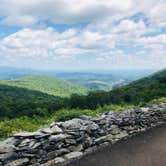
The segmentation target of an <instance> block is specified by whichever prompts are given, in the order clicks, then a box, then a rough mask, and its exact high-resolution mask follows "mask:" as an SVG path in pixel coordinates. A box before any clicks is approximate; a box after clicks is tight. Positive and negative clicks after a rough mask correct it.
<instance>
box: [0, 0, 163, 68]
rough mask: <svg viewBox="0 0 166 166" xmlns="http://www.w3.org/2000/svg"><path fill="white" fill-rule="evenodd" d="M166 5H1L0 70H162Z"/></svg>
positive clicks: (109, 0) (85, 0) (58, 1)
mask: <svg viewBox="0 0 166 166" xmlns="http://www.w3.org/2000/svg"><path fill="white" fill-rule="evenodd" d="M165 9H166V0H24V1H23V0H0V66H12V67H19V68H20V67H21V68H33V69H43V70H45V69H51V70H52V69H54V70H111V69H162V68H165V67H166V14H165Z"/></svg>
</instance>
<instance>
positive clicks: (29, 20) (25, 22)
mask: <svg viewBox="0 0 166 166" xmlns="http://www.w3.org/2000/svg"><path fill="white" fill-rule="evenodd" d="M36 22H37V20H36V19H35V18H34V17H32V16H8V17H6V18H4V19H3V20H2V21H1V24H3V25H17V26H22V27H26V26H30V25H34V24H36Z"/></svg>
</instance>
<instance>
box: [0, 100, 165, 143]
mask: <svg viewBox="0 0 166 166" xmlns="http://www.w3.org/2000/svg"><path fill="white" fill-rule="evenodd" d="M160 102H166V97H163V98H159V99H155V100H152V101H151V102H149V103H147V104H146V105H144V104H142V103H141V104H140V105H139V106H148V105H151V104H157V103H160ZM134 107H138V106H135V105H127V104H123V105H105V106H103V107H100V106H99V107H98V108H97V109H96V110H88V109H87V110H80V109H71V110H67V109H61V110H59V111H56V112H54V113H53V114H52V115H50V116H46V117H37V116H34V117H33V118H29V117H25V116H24V117H20V118H14V119H2V120H1V121H0V139H1V140H3V139H5V138H7V137H10V136H12V135H13V134H15V133H18V132H22V131H29V132H33V131H36V130H38V129H40V128H43V127H46V126H48V125H49V124H50V123H52V122H55V121H57V122H58V121H65V120H70V119H72V118H77V117H79V116H81V115H87V116H92V117H94V116H96V115H98V114H101V113H104V112H110V111H117V112H121V111H124V110H127V109H131V108H134Z"/></svg>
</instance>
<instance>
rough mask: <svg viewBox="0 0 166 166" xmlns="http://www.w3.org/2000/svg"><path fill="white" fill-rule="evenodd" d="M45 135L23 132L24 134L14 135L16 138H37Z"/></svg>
mask: <svg viewBox="0 0 166 166" xmlns="http://www.w3.org/2000/svg"><path fill="white" fill-rule="evenodd" d="M41 135H43V134H42V133H41V132H22V133H17V134H15V135H14V137H16V138H17V137H26V138H29V137H35V136H41Z"/></svg>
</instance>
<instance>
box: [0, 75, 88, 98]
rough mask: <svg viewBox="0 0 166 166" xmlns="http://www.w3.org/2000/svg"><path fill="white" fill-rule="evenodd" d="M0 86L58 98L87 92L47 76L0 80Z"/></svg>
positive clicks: (84, 89) (82, 88)
mask: <svg viewBox="0 0 166 166" xmlns="http://www.w3.org/2000/svg"><path fill="white" fill-rule="evenodd" d="M0 84H1V85H9V86H15V87H22V88H27V89H30V90H36V91H40V92H43V93H47V94H49V95H54V96H60V97H69V96H70V95H71V94H73V93H76V94H86V92H87V90H86V88H84V87H80V86H76V85H73V84H72V83H69V82H67V81H63V80H60V79H57V78H53V77H49V76H37V75H35V76H25V77H22V78H18V79H13V80H0Z"/></svg>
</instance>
